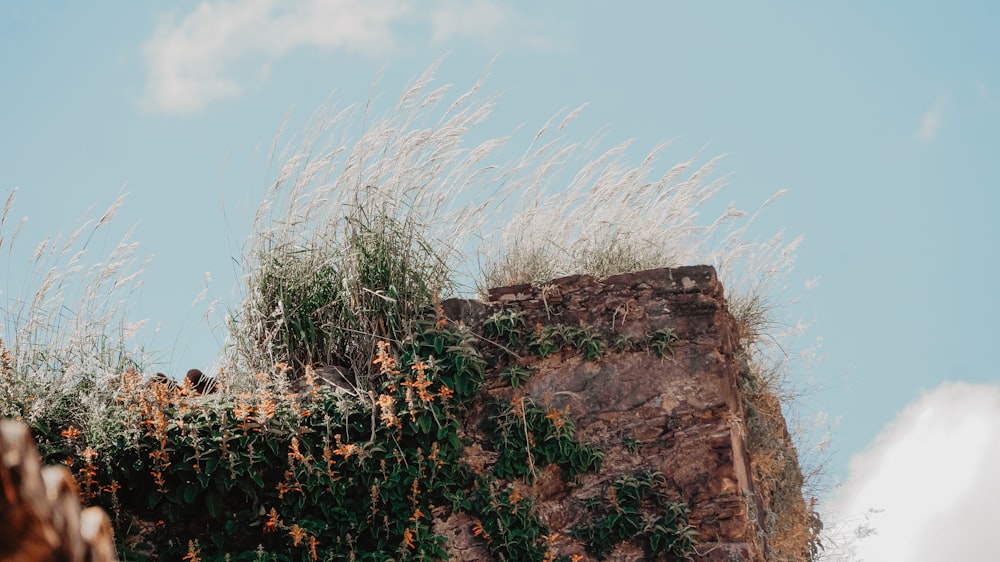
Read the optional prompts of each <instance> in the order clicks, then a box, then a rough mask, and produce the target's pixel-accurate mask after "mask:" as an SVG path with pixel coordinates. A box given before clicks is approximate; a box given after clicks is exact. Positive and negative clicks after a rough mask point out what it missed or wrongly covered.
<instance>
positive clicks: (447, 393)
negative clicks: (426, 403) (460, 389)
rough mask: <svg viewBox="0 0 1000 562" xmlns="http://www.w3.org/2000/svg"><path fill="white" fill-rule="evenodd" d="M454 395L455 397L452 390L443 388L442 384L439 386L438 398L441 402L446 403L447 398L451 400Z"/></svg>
mask: <svg viewBox="0 0 1000 562" xmlns="http://www.w3.org/2000/svg"><path fill="white" fill-rule="evenodd" d="M454 395H455V391H454V390H452V389H450V388H448V387H447V386H445V385H443V384H442V385H441V388H439V389H438V396H439V397H441V401H442V402H445V401H447V400H448V399H449V398H451V397H452V396H454Z"/></svg>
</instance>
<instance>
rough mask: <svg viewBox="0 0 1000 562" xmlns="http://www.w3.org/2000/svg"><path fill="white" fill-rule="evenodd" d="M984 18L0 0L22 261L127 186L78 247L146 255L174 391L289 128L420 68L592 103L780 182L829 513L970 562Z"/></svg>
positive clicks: (992, 365) (157, 333) (149, 309)
mask: <svg viewBox="0 0 1000 562" xmlns="http://www.w3.org/2000/svg"><path fill="white" fill-rule="evenodd" d="M998 21H1000V4H996V3H993V2H986V1H981V2H972V1H967V2H954V3H947V4H944V3H939V2H925V1H907V2H900V1H887V2H878V3H875V2H858V1H846V2H809V3H804V2H792V1H775V2H767V3H738V2H728V3H724V2H720V3H706V2H699V3H694V2H675V1H663V2H655V3H654V2H622V3H615V4H613V5H612V4H610V3H581V2H569V1H552V2H545V3H536V2H500V1H499V0H470V1H467V2H459V1H451V0H427V1H424V2H406V1H402V0H399V1H391V0H390V1H384V2H366V1H360V0H357V1H352V0H327V1H325V2H322V1H319V0H299V1H295V2H276V1H273V0H247V1H242V2H235V1H221V0H211V1H204V2H188V1H177V2H171V3H169V4H168V3H148V2H125V1H105V2H101V3H98V4H94V3H86V4H84V3H71V2H45V3H41V2H32V3H25V2H17V1H13V0H0V70H2V79H0V83H2V85H3V87H2V88H0V194H2V195H3V196H4V197H6V196H7V194H8V193H10V192H11V190H13V189H15V188H17V194H16V203H15V206H14V208H13V210H12V211H11V213H10V214H11V215H12V216H14V215H16V217H17V218H18V219H19V218H20V217H22V216H26V217H28V220H27V222H26V223H25V224H24V227H23V230H22V231H21V233H20V240H21V241H22V242H23V243H24V244H25V246H27V247H29V248H30V247H33V246H34V245H35V244H37V243H38V242H40V241H41V240H43V239H44V238H45V237H46V236H50V235H54V234H56V233H58V232H65V231H69V230H71V229H72V228H73V227H74V225H77V224H79V223H80V220H81V218H82V217H84V216H98V217H99V216H100V214H101V212H103V210H104V209H105V208H106V207H108V206H109V205H111V204H112V202H114V201H115V200H116V198H117V197H119V195H122V194H125V200H124V202H123V204H122V207H121V208H120V210H119V214H118V216H117V217H116V218H115V223H116V225H120V227H121V228H122V230H121V231H115V230H111V231H110V232H111V233H112V234H109V235H107V238H106V239H104V240H99V241H97V242H95V245H98V243H100V244H103V245H104V246H102V247H104V248H113V247H114V242H115V241H116V240H117V236H119V235H120V234H123V233H124V231H125V230H127V229H128V227H131V226H133V225H134V227H135V229H134V231H133V232H132V239H133V240H135V241H136V242H138V243H139V245H140V249H139V250H138V252H139V253H140V254H141V255H143V256H146V255H151V256H152V261H151V262H150V263H149V265H148V267H147V268H146V270H145V274H144V280H143V283H144V284H143V286H142V289H141V291H139V292H138V293H137V294H136V300H135V303H133V304H132V306H133V310H132V312H133V313H134V315H136V316H137V317H141V318H145V319H148V320H149V326H150V329H149V330H147V331H149V332H151V335H150V334H147V335H146V336H144V337H148V341H147V342H146V343H145V344H144V345H145V346H146V348H147V350H149V351H151V352H153V353H154V356H156V357H158V358H159V360H160V361H162V365H163V367H162V370H164V371H169V372H171V373H174V372H176V373H180V372H183V371H186V370H187V369H188V368H192V367H200V368H205V367H206V366H208V365H212V364H213V362H214V361H215V360H216V357H217V354H218V352H219V351H220V349H221V347H222V345H223V342H224V339H225V329H224V327H223V326H220V323H219V318H220V314H219V310H223V311H224V310H225V307H226V306H235V305H237V304H238V298H239V285H238V277H239V269H240V266H239V256H240V255H241V250H242V244H243V241H244V240H245V239H246V237H247V235H248V228H249V224H250V221H251V219H252V215H253V211H254V209H255V207H256V204H257V202H258V201H259V200H260V197H261V194H262V193H263V192H264V189H265V187H266V185H267V183H268V178H269V172H268V167H267V165H268V160H267V157H268V153H269V149H270V146H271V144H272V142H273V141H274V139H275V137H276V135H277V134H278V132H279V130H280V129H281V127H282V123H283V122H286V125H285V131H286V133H287V134H289V135H291V136H293V137H294V135H295V134H299V133H301V132H302V131H303V130H304V129H305V127H306V125H307V124H308V123H309V118H310V116H311V115H312V114H313V112H314V111H315V110H316V109H317V108H319V107H320V106H321V105H322V104H323V103H324V102H326V101H328V100H330V99H334V100H339V101H340V102H342V103H344V104H352V103H366V101H367V100H372V99H374V100H375V104H376V105H378V103H381V102H383V101H385V100H395V99H396V98H397V97H398V96H399V95H400V93H401V92H402V91H403V89H404V87H405V86H406V84H408V83H409V82H411V81H412V80H413V79H414V78H415V77H417V76H418V75H420V74H421V73H423V72H424V71H425V70H426V69H427V68H428V67H429V66H431V65H432V64H433V63H435V62H436V61H441V64H440V68H439V69H438V71H437V77H436V83H441V84H448V83H451V84H455V85H456V87H457V89H458V91H464V90H465V89H468V88H469V87H471V86H472V85H473V84H474V83H475V82H476V80H478V79H479V78H481V77H483V76H486V79H485V83H484V86H483V90H485V91H486V92H487V95H489V96H495V97H496V108H495V110H494V112H493V114H492V116H491V118H490V119H489V121H488V122H487V123H486V124H484V125H483V126H482V132H481V134H483V135H493V136H503V135H507V134H509V133H510V132H511V131H512V130H515V129H516V128H517V127H523V128H524V129H525V130H529V131H534V130H536V129H537V128H539V127H540V126H541V125H542V124H543V123H545V121H546V120H548V119H549V118H550V117H551V116H552V115H554V114H556V113H557V112H559V111H562V110H565V109H566V108H573V107H577V106H580V105H581V104H584V103H587V104H588V105H587V107H586V109H585V110H584V112H583V113H582V114H581V115H580V117H579V118H578V120H577V122H576V123H575V124H574V126H573V128H572V130H571V131H570V132H568V133H567V135H569V136H570V137H571V138H570V140H574V141H579V142H586V141H587V140H588V138H591V137H593V136H595V135H598V134H601V135H604V138H606V139H609V142H610V141H614V142H618V141H621V140H625V139H630V138H634V139H635V146H636V147H638V149H641V150H640V151H639V152H637V154H639V153H644V152H645V151H648V150H649V149H651V148H652V147H654V146H655V145H657V144H658V143H660V142H662V141H671V144H670V145H669V147H668V150H667V151H666V152H665V153H664V155H663V159H664V160H665V164H667V165H669V164H671V163H673V162H680V161H683V160H686V159H688V158H690V157H691V156H692V155H709V156H715V155H725V158H724V159H723V160H722V161H721V163H720V164H719V165H718V167H717V170H718V171H719V173H721V174H723V175H724V176H725V181H726V184H727V185H726V188H725V190H724V191H723V193H722V194H721V195H719V196H718V197H719V198H721V199H722V200H723V202H728V201H730V200H732V201H734V202H735V203H736V205H737V206H739V207H741V208H745V209H750V210H752V209H755V208H756V207H757V206H759V205H760V204H761V203H763V202H764V201H765V200H767V199H768V198H769V197H770V196H771V195H772V194H774V193H775V192H776V191H778V190H781V189H787V190H788V192H787V194H786V195H785V196H784V197H782V198H781V199H779V200H778V201H776V202H775V203H774V204H773V205H770V206H768V207H767V208H766V209H765V210H764V211H763V212H762V213H761V214H760V216H759V217H758V219H757V221H756V223H755V227H754V229H753V231H752V234H754V235H759V236H761V237H766V236H769V235H770V234H773V233H774V232H777V231H779V230H782V229H784V231H785V232H786V233H787V234H788V235H790V236H802V237H803V242H802V245H801V246H800V247H799V249H798V255H797V261H796V266H795V269H794V271H793V272H792V273H791V274H790V275H789V276H788V277H787V279H786V280H785V285H783V287H782V290H781V291H780V299H779V300H780V301H782V302H785V303H786V304H787V307H786V309H785V310H784V311H783V314H785V315H786V318H787V321H788V322H789V323H799V322H801V323H805V324H808V330H807V332H806V333H805V336H802V337H800V338H797V339H796V341H795V343H794V345H793V346H791V348H790V349H789V350H788V351H789V352H790V353H791V354H793V355H796V356H798V355H803V356H805V355H809V356H810V357H813V359H811V360H810V361H808V362H806V361H802V362H800V363H797V367H796V369H798V371H797V372H795V373H794V376H796V377H798V378H799V380H800V381H801V382H802V383H803V386H809V387H811V388H812V389H813V391H812V392H811V393H809V394H808V395H806V396H804V397H803V398H801V399H800V402H799V403H798V410H797V411H798V415H799V417H800V418H801V419H802V420H805V421H806V422H808V421H809V420H811V419H818V420H819V421H820V428H819V431H820V432H821V433H822V431H823V430H824V428H826V429H829V432H830V443H831V447H830V449H829V450H828V451H827V452H826V453H825V456H824V457H823V458H826V459H827V463H828V467H829V473H830V475H831V479H830V480H831V483H832V484H833V486H831V487H830V488H829V489H828V490H826V491H825V492H824V497H823V498H821V501H822V505H824V506H825V507H824V509H825V510H828V511H829V512H830V513H831V516H830V517H831V518H830V521H829V522H830V523H831V526H832V527H833V526H836V527H838V528H842V529H843V531H844V535H845V537H844V539H843V540H844V541H845V542H851V544H852V548H853V549H854V550H855V555H856V557H857V558H858V559H864V560H871V561H878V560H904V561H914V562H918V561H923V560H941V559H969V560H977V559H987V558H988V555H986V554H983V553H984V552H987V551H986V550H985V548H987V545H985V543H984V541H985V540H986V538H987V537H989V536H990V533H989V531H987V529H993V528H995V527H996V524H997V523H998V522H1000V513H998V512H997V510H996V507H994V506H991V505H990V502H988V501H984V498H988V497H990V496H989V495H985V494H988V493H989V492H990V491H992V492H993V497H997V494H996V492H997V489H996V484H995V483H994V482H992V481H991V479H990V478H989V474H991V472H990V471H989V470H988V467H989V466H995V464H996V463H995V462H993V461H996V460H997V459H996V458H995V457H996V453H995V452H994V451H991V449H996V448H995V447H990V444H997V443H998V441H1000V429H998V428H1000V419H998V418H1000V398H998V396H1000V367H998V366H997V361H996V360H995V357H994V354H993V353H992V352H990V351H989V350H990V349H993V347H992V345H994V344H995V340H996V336H997V335H998V330H997V328H996V325H997V324H996V319H997V318H998V317H1000V297H998V292H997V291H995V290H993V289H992V287H991V283H990V282H989V280H990V279H996V278H997V273H998V271H997V267H998V266H997V263H998V260H997V259H996V258H997V257H1000V256H997V242H998V241H1000V221H997V220H995V218H994V215H993V212H994V211H995V209H996V208H997V207H998V203H1000V189H998V188H1000V167H998V166H997V165H996V161H997V156H998V155H1000V127H998V126H1000V64H997V61H998V56H1000V35H998V34H996V33H995V28H996V24H997V22H998ZM385 107H391V105H386V106H385ZM574 135H575V137H574ZM529 140H530V139H529ZM516 142H519V141H515V144H516ZM91 208H93V209H92V210H91V211H89V212H90V214H89V215H87V213H88V209H91ZM991 256H992V257H991ZM0 267H4V268H10V269H9V270H8V271H6V272H5V271H0V276H3V277H4V278H5V279H8V282H9V280H10V279H11V278H14V279H21V278H24V277H25V275H26V274H25V273H24V271H21V270H19V269H18V268H21V267H23V268H26V269H27V268H30V265H29V264H28V263H27V262H26V261H22V262H17V263H15V262H12V261H11V260H8V261H6V262H2V264H0ZM9 290H10V289H9V288H8V291H9ZM203 290H204V291H206V297H205V298H204V299H203V300H198V296H199V294H201V293H202V291H203ZM212 302H216V303H217V305H216V311H215V312H213V313H212V314H209V315H208V319H207V320H206V319H205V318H203V317H204V316H205V314H206V310H207V308H206V307H207V306H208V303H212ZM993 503H996V502H993ZM833 514H836V515H835V517H836V519H835V521H836V525H833V524H832V522H834V519H833V517H834V515H833ZM858 529H860V531H858ZM865 529H874V531H875V532H874V533H866V532H865ZM856 531H858V532H856ZM856 534H861V535H868V536H866V537H864V538H861V539H854V540H853V541H848V539H850V537H851V536H853V535H856ZM936 536H943V537H949V540H948V541H947V544H948V545H952V546H953V547H954V545H956V544H960V545H961V547H954V548H965V549H967V550H966V551H963V552H956V551H954V550H952V551H950V552H949V553H948V554H942V553H941V552H940V551H938V550H936V548H938V547H935V546H934V545H933V544H931V543H930V542H928V541H929V540H930V537H936ZM935 544H936V543H935ZM893 545H895V546H893ZM900 545H906V547H908V548H909V549H910V550H908V551H906V553H905V556H902V557H901V556H900V551H899V549H900V548H902V547H901V546H900ZM890 548H894V549H895V550H889V549H890ZM988 552H992V550H990V551H988Z"/></svg>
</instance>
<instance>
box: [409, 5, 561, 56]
mask: <svg viewBox="0 0 1000 562" xmlns="http://www.w3.org/2000/svg"><path fill="white" fill-rule="evenodd" d="M429 18H430V24H431V42H432V43H434V44H441V43H445V42H447V41H451V40H466V41H474V42H477V43H480V44H483V45H485V46H487V47H489V48H496V49H498V48H501V47H503V46H504V44H505V43H507V42H508V41H509V40H510V38H512V37H515V38H516V41H517V43H519V44H520V45H523V46H527V47H529V48H532V49H537V50H546V51H548V50H557V49H559V48H560V46H561V44H562V43H563V39H561V38H560V37H559V35H560V30H559V29H556V28H554V27H552V26H544V25H543V24H542V23H541V22H538V21H535V20H532V19H531V18H528V17H526V16H524V15H523V14H521V13H520V12H518V11H517V10H516V9H514V8H513V7H512V6H511V5H510V4H509V3H500V2H496V1H495V0H439V2H437V5H436V7H435V8H434V9H432V10H431V12H430V16H429Z"/></svg>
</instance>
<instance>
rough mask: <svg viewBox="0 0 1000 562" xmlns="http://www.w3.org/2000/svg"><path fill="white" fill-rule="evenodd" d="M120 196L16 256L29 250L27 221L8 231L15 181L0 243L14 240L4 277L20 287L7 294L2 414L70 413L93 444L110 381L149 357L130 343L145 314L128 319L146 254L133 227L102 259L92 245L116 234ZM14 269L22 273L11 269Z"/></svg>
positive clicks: (62, 418) (55, 417)
mask: <svg viewBox="0 0 1000 562" xmlns="http://www.w3.org/2000/svg"><path fill="white" fill-rule="evenodd" d="M123 199H124V196H123V195H122V196H119V197H118V198H117V199H116V200H115V201H114V203H113V204H112V205H111V206H110V207H109V208H108V210H107V211H106V212H104V213H103V214H102V215H101V217H100V219H99V220H97V221H94V220H88V221H86V222H83V223H82V224H81V225H80V226H79V227H78V228H77V229H76V230H75V231H74V232H72V233H71V234H70V235H69V236H68V237H65V238H64V237H63V235H62V234H59V235H56V236H55V238H51V237H50V238H46V239H45V240H44V241H43V242H41V243H40V244H39V245H38V246H36V247H35V250H34V252H33V253H32V255H31V258H30V260H29V262H33V263H28V264H20V263H14V262H15V261H16V260H17V261H19V260H20V258H21V257H22V255H21V253H20V252H18V251H17V249H16V248H15V247H14V243H15V240H16V239H17V233H18V232H19V231H20V227H21V224H23V222H24V221H21V223H19V224H18V226H17V227H16V228H15V230H14V231H13V233H12V234H11V233H8V232H6V225H7V219H8V215H9V213H10V211H11V210H12V208H13V203H14V192H13V191H12V192H11V194H10V195H9V196H8V198H7V203H6V205H5V207H4V212H3V215H0V252H2V251H3V247H2V244H7V246H8V247H7V251H6V257H7V262H8V263H7V267H6V268H5V269H6V271H7V276H8V277H7V279H6V280H5V287H6V288H7V289H8V290H10V289H11V288H16V289H15V291H17V290H18V289H20V291H19V292H17V293H15V294H10V293H5V294H4V296H3V300H2V301H0V322H2V325H0V333H2V342H3V345H4V346H5V347H4V350H3V351H4V353H5V357H4V359H5V360H4V373H3V377H2V378H0V397H2V399H0V408H2V411H0V415H3V416H9V417H21V418H24V419H25V420H26V421H28V422H29V423H32V422H35V423H36V425H38V424H41V425H45V426H49V427H58V426H59V424H60V422H67V421H71V422H72V423H74V424H75V425H77V426H78V427H80V428H81V429H83V431H84V432H86V433H87V434H88V435H87V437H88V440H89V441H90V442H91V443H93V444H94V445H95V446H99V445H100V444H101V443H103V442H104V441H103V439H102V435H101V433H102V431H103V430H102V428H103V427H104V424H105V421H106V419H105V418H107V417H108V416H109V415H112V414H111V413H110V410H109V407H110V404H111V394H112V393H113V391H114V390H113V385H111V384H108V383H109V381H113V380H117V378H118V377H119V375H121V373H123V372H125V371H127V370H129V369H135V368H137V367H141V365H142V363H143V361H144V358H143V355H142V353H141V351H140V350H138V349H135V348H133V347H132V346H130V343H129V340H130V338H131V337H132V336H133V335H134V334H135V333H136V332H137V331H138V330H139V329H140V327H141V322H138V323H137V322H131V321H129V319H128V313H129V310H128V303H129V300H130V299H131V298H132V297H133V296H134V294H135V292H136V291H137V290H138V289H139V288H140V287H141V286H142V281H141V273H142V271H143V270H144V268H145V267H146V265H147V264H148V258H147V259H146V260H145V261H142V262H140V261H139V260H138V258H137V255H136V251H137V246H136V244H135V243H133V242H131V241H130V237H131V235H132V230H129V231H128V232H127V233H126V234H125V235H124V236H123V237H122V238H121V240H120V241H119V242H118V243H117V244H115V245H114V247H113V248H112V250H111V251H110V253H109V254H108V255H107V256H106V257H105V258H104V259H102V260H100V261H89V258H90V252H92V249H91V246H93V245H95V244H96V242H97V240H100V241H101V243H102V244H103V243H104V242H105V241H106V240H107V236H108V235H110V233H107V232H106V231H107V230H108V228H109V226H108V225H109V223H110V222H111V221H112V220H113V218H114V216H115V214H116V212H117V211H118V209H119V207H120V206H121V203H122V201H123ZM95 239H96V240H95ZM17 271H23V272H25V273H24V277H23V278H22V279H11V274H12V273H13V272H17ZM41 420H47V421H45V422H44V423H42V421H41ZM50 422H51V423H50Z"/></svg>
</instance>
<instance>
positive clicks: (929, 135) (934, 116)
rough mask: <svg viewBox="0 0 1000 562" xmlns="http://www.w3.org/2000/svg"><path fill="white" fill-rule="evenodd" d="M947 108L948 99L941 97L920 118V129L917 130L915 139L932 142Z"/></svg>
mask: <svg viewBox="0 0 1000 562" xmlns="http://www.w3.org/2000/svg"><path fill="white" fill-rule="evenodd" d="M947 107H948V98H947V97H941V98H939V99H938V100H937V101H936V102H934V105H933V106H931V108H930V109H928V110H927V111H926V112H925V113H924V115H923V117H921V118H920V128H919V129H917V139H918V140H921V141H924V142H928V141H931V140H934V137H936V136H937V134H938V131H939V130H940V129H941V125H942V124H943V122H944V112H945V109H947Z"/></svg>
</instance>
